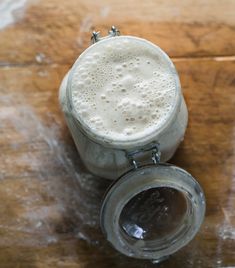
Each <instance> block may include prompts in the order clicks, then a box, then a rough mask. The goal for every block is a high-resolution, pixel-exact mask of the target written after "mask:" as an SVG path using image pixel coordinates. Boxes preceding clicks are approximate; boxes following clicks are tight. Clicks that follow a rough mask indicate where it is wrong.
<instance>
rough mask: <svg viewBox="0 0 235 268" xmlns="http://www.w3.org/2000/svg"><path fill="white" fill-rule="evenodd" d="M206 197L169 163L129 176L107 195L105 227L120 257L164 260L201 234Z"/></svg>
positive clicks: (192, 179) (193, 182)
mask: <svg viewBox="0 0 235 268" xmlns="http://www.w3.org/2000/svg"><path fill="white" fill-rule="evenodd" d="M204 214H205V197H204V193H203V190H202V188H201V187H200V185H199V184H198V182H197V181H196V180H195V179H194V178H193V177H192V176H191V175H190V174H189V173H188V172H186V171H185V170H183V169H181V168H179V167H176V166H173V165H170V164H163V163H161V164H149V165H145V166H140V167H138V168H134V169H132V170H131V171H129V172H127V173H126V174H124V175H123V176H121V178H120V179H118V180H117V181H115V182H114V184H113V185H112V186H111V187H110V188H109V190H108V191H107V193H106V195H105V198H104V201H103V205H102V209H101V227H102V230H103V232H104V234H105V235H106V237H107V240H108V241H109V242H110V243H111V244H112V245H113V246H114V247H115V248H116V249H117V250H118V251H120V252H121V253H123V254H125V255H127V256H130V257H134V258H141V259H154V260H156V259H162V258H164V257H165V256H168V255H171V254H173V253H174V252H176V251H177V250H179V249H180V248H182V247H183V246H185V245H186V244H187V243H188V242H189V241H190V240H192V238H193V237H194V236H195V235H196V233H197V232H198V230H199V228H200V225H201V223H202V221H203V218H204Z"/></svg>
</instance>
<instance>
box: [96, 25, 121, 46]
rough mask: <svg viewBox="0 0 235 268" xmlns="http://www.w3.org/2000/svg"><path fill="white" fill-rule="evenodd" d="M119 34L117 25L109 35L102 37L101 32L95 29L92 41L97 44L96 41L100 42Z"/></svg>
mask: <svg viewBox="0 0 235 268" xmlns="http://www.w3.org/2000/svg"><path fill="white" fill-rule="evenodd" d="M119 35H120V31H119V30H118V29H117V28H116V27H115V26H112V27H111V30H110V31H108V35H107V36H104V37H101V35H100V32H96V31H94V32H93V33H92V36H91V43H92V44H95V43H97V42H99V41H100V40H102V39H106V38H109V37H115V36H119Z"/></svg>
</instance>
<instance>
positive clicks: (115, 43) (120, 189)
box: [59, 27, 205, 261]
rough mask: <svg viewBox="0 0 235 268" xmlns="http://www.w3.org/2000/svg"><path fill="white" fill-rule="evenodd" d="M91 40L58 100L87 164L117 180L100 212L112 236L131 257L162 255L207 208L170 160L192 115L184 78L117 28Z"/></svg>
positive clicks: (184, 238) (192, 230)
mask: <svg viewBox="0 0 235 268" xmlns="http://www.w3.org/2000/svg"><path fill="white" fill-rule="evenodd" d="M92 42H93V44H92V45H91V46H90V47H89V48H87V49H86V50H85V51H84V52H83V53H82V54H81V55H80V56H79V58H78V59H77V61H76V62H75V63H74V65H73V67H72V68H71V70H70V71H69V72H68V73H67V75H66V76H65V77H64V79H63V81H62V84H61V87H60V95H59V99H60V104H61V107H62V110H63V112H64V114H65V119H66V122H67V124H68V127H69V129H70V132H71V134H72V136H73V139H74V141H75V144H76V147H77V149H78V151H79V153H80V156H81V158H82V160H83V162H84V164H85V166H86V167H87V169H88V170H89V171H90V172H91V173H93V174H95V175H97V176H99V177H100V179H102V177H103V178H108V179H111V180H113V183H112V185H111V187H110V188H109V189H108V190H107V193H106V195H105V196H104V200H103V203H102V207H101V213H100V222H101V228H102V230H103V233H104V234H105V236H106V238H107V239H108V241H110V243H111V244H112V245H113V246H114V247H115V248H116V249H117V250H118V251H120V252H121V253H123V254H125V255H127V256H130V257H134V258H142V259H153V260H159V261H160V260H163V259H165V258H166V257H167V256H169V255H171V254H173V253H174V252H176V251H177V250H179V249H180V248H182V247H183V246H185V245H186V244H187V243H188V242H189V241H190V240H192V238H193V237H194V236H195V234H196V233H197V232H198V230H199V228H200V225H201V223H202V221H203V218H204V213H205V197H204V194H203V191H202V189H201V187H200V185H199V184H198V182H197V181H196V180H195V179H194V178H193V177H192V176H191V175H190V174H189V173H188V172H186V171H185V170H183V169H181V168H179V167H176V166H173V165H170V164H167V163H165V162H166V161H168V160H169V159H170V158H171V157H172V156H173V154H174V153H175V151H176V149H177V147H178V145H179V143H180V142H181V141H182V140H183V137H184V133H185V130H186V126H187V120H188V112H187V107H186V104H185V101H184V98H183V95H182V92H181V87H180V81H179V77H178V74H177V71H176V69H175V67H174V65H173V63H172V61H171V60H170V59H169V57H168V56H167V55H166V54H165V52H163V51H162V50H161V49H160V48H159V47H158V46H156V45H154V44H153V43H151V42H149V41H147V40H145V39H141V38H138V37H133V36H120V35H119V31H118V30H117V29H116V28H115V27H112V28H111V31H109V35H108V36H106V37H103V38H101V37H100V36H99V34H98V33H95V32H94V33H93V36H92ZM160 160H161V161H160Z"/></svg>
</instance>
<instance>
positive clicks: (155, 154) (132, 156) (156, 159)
mask: <svg viewBox="0 0 235 268" xmlns="http://www.w3.org/2000/svg"><path fill="white" fill-rule="evenodd" d="M149 151H152V155H151V160H152V162H153V163H154V164H156V165H157V164H159V163H160V158H161V151H160V144H159V143H154V144H152V145H150V146H149V147H147V148H142V149H138V150H135V151H132V152H127V153H126V156H127V158H128V159H129V161H130V163H131V165H132V166H133V167H134V169H137V168H138V167H139V164H138V162H137V160H136V157H138V156H139V155H141V154H144V153H145V152H149Z"/></svg>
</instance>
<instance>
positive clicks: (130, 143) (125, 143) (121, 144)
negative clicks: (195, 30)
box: [67, 35, 181, 149]
mask: <svg viewBox="0 0 235 268" xmlns="http://www.w3.org/2000/svg"><path fill="white" fill-rule="evenodd" d="M123 37H124V38H130V39H135V40H139V41H142V42H144V43H145V44H148V45H150V46H152V47H154V48H155V49H157V50H158V52H160V54H161V56H162V57H163V58H164V60H165V61H166V63H167V64H168V67H169V70H170V71H171V72H172V74H173V76H174V78H175V98H174V106H173V107H172V109H171V111H170V112H169V114H168V117H167V120H165V122H163V123H162V125H160V126H156V127H152V128H151V131H149V132H147V133H145V132H143V134H142V135H141V136H140V137H137V138H135V139H133V138H132V139H128V138H127V139H126V140H122V139H112V138H109V137H107V136H103V135H100V134H98V133H96V132H95V131H93V129H92V128H91V127H89V126H88V125H87V124H85V123H84V122H83V120H81V119H80V115H79V113H77V111H76V109H75V108H74V105H73V99H72V86H71V85H72V79H73V75H74V72H75V70H76V68H77V66H78V65H79V62H80V60H81V58H82V57H83V56H84V55H85V54H87V53H88V52H89V50H90V49H92V48H93V47H94V46H97V45H99V44H101V43H104V42H109V41H110V38H106V39H103V40H101V41H99V42H97V43H95V44H93V45H91V46H90V47H88V48H87V49H86V50H85V51H83V52H82V53H81V55H80V56H79V57H78V59H77V60H76V61H75V63H74V65H73V66H72V68H71V71H70V73H69V78H68V83H67V98H68V100H69V101H68V104H69V107H68V108H69V110H70V112H71V114H72V116H73V117H74V119H75V120H76V123H77V125H78V126H79V128H80V130H81V131H82V132H83V133H84V134H85V135H87V136H88V137H89V138H91V140H93V141H94V142H95V143H98V144H101V145H103V146H105V147H109V148H120V149H129V148H133V147H138V146H143V145H145V144H148V143H150V142H152V141H155V140H156V137H157V136H159V135H161V133H162V132H163V131H165V130H166V129H167V128H168V127H169V126H170V125H171V124H172V122H174V121H175V118H176V116H177V114H178V112H179V110H180V106H181V84H180V80H179V76H178V73H177V70H176V68H175V66H174V64H173V62H172V61H171V59H170V58H169V56H168V55H167V54H166V53H165V52H164V51H163V50H162V49H161V48H160V47H158V46H157V45H155V44H154V43H152V42H150V41H148V40H146V39H143V38H139V37H135V36H128V35H122V36H116V37H111V38H112V39H113V38H115V39H119V38H123ZM146 134H147V135H146Z"/></svg>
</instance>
